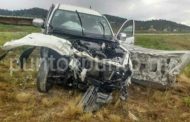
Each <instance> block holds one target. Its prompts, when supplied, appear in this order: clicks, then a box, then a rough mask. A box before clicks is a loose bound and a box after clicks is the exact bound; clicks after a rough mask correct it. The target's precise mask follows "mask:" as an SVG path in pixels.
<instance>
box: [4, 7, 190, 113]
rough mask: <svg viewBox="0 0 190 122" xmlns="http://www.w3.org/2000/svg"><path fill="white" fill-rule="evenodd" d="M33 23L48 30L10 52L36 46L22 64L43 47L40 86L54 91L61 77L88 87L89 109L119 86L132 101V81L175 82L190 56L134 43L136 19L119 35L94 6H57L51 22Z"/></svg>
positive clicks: (86, 103)
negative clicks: (54, 86)
mask: <svg viewBox="0 0 190 122" xmlns="http://www.w3.org/2000/svg"><path fill="white" fill-rule="evenodd" d="M33 24H34V25H35V26H38V27H41V28H42V31H43V33H33V34H29V35H27V36H26V37H24V38H22V39H19V40H14V41H10V42H7V43H5V44H4V46H3V47H2V49H3V50H6V51H7V52H9V51H11V50H12V49H14V48H17V47H21V46H31V48H29V49H27V50H25V51H24V52H23V53H22V54H21V56H20V58H19V60H20V64H21V68H22V65H23V61H24V60H26V59H27V58H28V57H29V55H30V54H31V53H32V52H33V50H34V49H35V48H40V56H41V63H40V66H39V71H38V75H37V88H38V90H39V91H40V92H48V91H49V90H50V89H51V88H52V86H53V85H54V84H55V83H57V82H59V83H61V84H63V85H64V86H68V87H73V88H79V89H81V90H84V91H86V93H85V94H84V96H83V98H82V100H81V102H80V104H81V105H82V106H83V107H84V110H85V111H94V110H97V109H98V108H100V107H101V106H102V105H103V104H105V103H107V102H109V101H110V100H111V99H112V92H113V91H114V90H119V91H120V98H121V100H126V99H127V95H128V94H127V86H128V85H129V84H130V82H131V81H132V82H135V83H138V84H142V85H148V86H149V85H151V86H156V87H159V88H166V87H170V86H171V85H172V84H174V83H175V78H176V75H177V74H179V73H180V71H181V70H182V69H183V68H184V67H185V66H186V65H187V64H188V63H189V61H190V59H189V55H190V53H189V52H188V51H170V52H168V51H159V50H152V49H145V48H141V47H138V46H134V34H135V23H134V21H133V20H127V21H126V22H124V24H123V25H122V26H121V28H120V29H119V31H118V33H117V34H114V33H113V31H112V28H111V26H110V23H109V22H108V21H107V19H106V18H105V17H104V16H103V15H101V14H100V13H98V12H96V11H94V10H92V9H86V8H81V7H76V6H70V5H60V4H58V5H52V7H51V8H50V10H49V13H48V16H47V18H46V20H45V21H44V20H43V19H34V20H33ZM6 54H7V53H6ZM4 56H5V55H3V56H2V57H4Z"/></svg>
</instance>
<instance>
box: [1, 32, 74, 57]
mask: <svg viewBox="0 0 190 122" xmlns="http://www.w3.org/2000/svg"><path fill="white" fill-rule="evenodd" d="M21 46H37V47H48V48H50V49H53V50H55V51H57V52H58V53H59V54H61V55H72V54H73V49H71V47H72V45H71V43H70V42H69V41H67V40H65V39H62V38H58V37H55V36H52V35H45V34H42V33H32V34H29V35H27V36H25V37H23V38H21V39H18V40H13V41H10V42H6V43H5V44H4V45H3V47H2V49H3V50H6V51H8V50H11V49H14V48H17V47H21Z"/></svg>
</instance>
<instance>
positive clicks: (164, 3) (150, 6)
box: [0, 0, 190, 25]
mask: <svg viewBox="0 0 190 122" xmlns="http://www.w3.org/2000/svg"><path fill="white" fill-rule="evenodd" d="M52 3H65V4H73V5H79V6H83V7H89V6H90V5H91V6H92V8H93V9H95V10H97V11H99V12H101V13H103V14H111V15H116V16H121V17H125V18H128V19H137V20H148V19H167V20H172V21H176V22H178V23H183V24H187V25H190V21H189V20H190V7H189V5H190V0H11V2H10V1H8V0H7V1H4V0H2V1H1V4H0V8H6V9H23V8H31V7H42V8H46V9H48V8H49V6H50V5H51V4H52Z"/></svg>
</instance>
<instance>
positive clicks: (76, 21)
mask: <svg viewBox="0 0 190 122" xmlns="http://www.w3.org/2000/svg"><path fill="white" fill-rule="evenodd" d="M51 26H52V27H53V29H54V30H56V29H57V30H60V31H63V32H65V33H70V34H75V35H82V36H86V37H99V38H104V39H110V38H112V33H111V29H110V27H109V25H108V23H107V20H106V19H105V18H104V17H103V16H95V15H89V14H84V13H79V15H77V12H74V11H65V10H57V11H56V12H55V14H54V16H53V19H52V21H51Z"/></svg>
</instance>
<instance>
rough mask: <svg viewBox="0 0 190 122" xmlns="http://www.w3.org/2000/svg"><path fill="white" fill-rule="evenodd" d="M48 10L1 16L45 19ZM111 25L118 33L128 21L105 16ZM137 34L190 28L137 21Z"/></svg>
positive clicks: (169, 23)
mask: <svg viewBox="0 0 190 122" xmlns="http://www.w3.org/2000/svg"><path fill="white" fill-rule="evenodd" d="M47 12H48V11H47V10H45V9H41V8H31V9H23V10H14V11H11V10H5V9H0V15H3V16H21V17H32V18H35V17H39V18H45V17H46V15H47ZM105 16H106V18H107V19H108V20H109V22H110V23H111V25H112V27H113V29H114V31H115V32H116V31H117V30H118V29H119V27H120V26H121V25H122V24H123V22H124V21H125V20H126V19H125V18H121V17H116V16H111V15H105ZM136 31H137V32H190V27H189V26H187V25H183V24H178V23H176V22H172V21H167V20H150V21H136Z"/></svg>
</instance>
